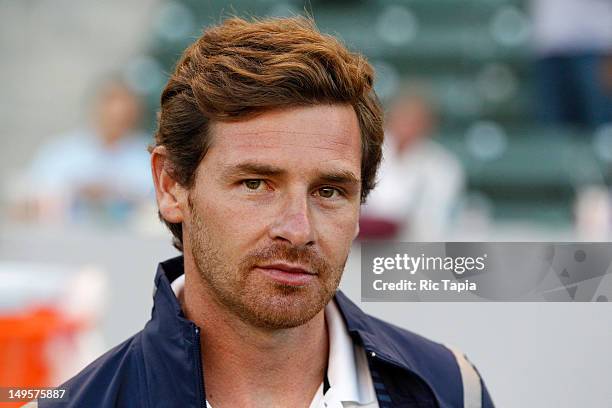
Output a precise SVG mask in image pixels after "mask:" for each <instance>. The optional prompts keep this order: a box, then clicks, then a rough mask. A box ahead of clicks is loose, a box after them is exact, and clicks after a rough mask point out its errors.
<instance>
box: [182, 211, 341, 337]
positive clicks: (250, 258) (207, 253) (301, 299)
mask: <svg viewBox="0 0 612 408" xmlns="http://www.w3.org/2000/svg"><path fill="white" fill-rule="evenodd" d="M189 205H190V208H191V211H190V213H191V225H190V228H189V240H190V244H191V248H192V256H193V259H194V262H195V265H196V267H197V269H198V272H199V275H200V277H201V279H202V282H203V283H204V285H205V287H207V288H208V289H209V292H210V293H211V294H212V295H213V296H214V298H215V300H216V301H217V302H218V303H219V304H220V305H221V306H222V307H225V308H226V310H228V311H230V312H231V313H233V314H234V315H236V316H238V317H239V318H240V319H241V320H242V321H243V322H245V323H247V324H250V325H252V326H255V327H259V328H264V329H270V330H277V329H287V328H292V327H297V326H301V325H303V324H305V323H307V322H308V321H310V320H311V319H312V318H313V317H315V316H316V315H317V313H319V312H320V311H321V310H322V309H323V308H324V307H325V305H327V303H328V302H329V301H330V300H331V299H332V297H333V296H334V294H335V292H336V289H337V288H338V285H339V283H340V278H341V277H342V271H343V270H344V265H345V264H346V258H345V259H344V262H343V263H342V264H341V265H337V266H335V267H334V266H332V265H330V264H329V263H328V262H326V261H325V260H324V259H323V258H322V257H321V256H320V255H319V254H318V253H316V252H315V251H314V250H312V249H310V248H306V247H294V246H291V245H290V244H284V243H273V244H271V245H269V246H267V247H264V248H258V249H254V250H253V251H251V252H249V253H248V254H246V255H244V256H242V258H241V259H240V260H239V261H238V262H237V264H236V265H232V262H233V260H231V259H229V258H228V257H227V256H224V254H223V253H222V251H221V248H220V247H219V245H218V244H216V242H217V241H216V240H215V238H214V237H213V236H212V235H211V234H210V232H209V231H208V230H207V228H206V225H205V223H204V222H203V220H202V217H201V216H200V214H199V212H198V210H197V209H196V208H194V206H193V204H192V203H191V202H190V203H189ZM275 262H289V263H298V264H300V265H306V266H308V267H309V269H310V270H311V271H314V272H315V273H316V274H317V276H316V277H315V279H313V280H312V281H311V282H309V283H308V284H306V285H304V286H289V285H282V284H279V283H278V282H274V281H272V280H271V279H270V278H267V277H265V276H263V275H261V274H259V273H258V272H257V271H255V270H254V268H255V266H256V265H266V264H271V263H275Z"/></svg>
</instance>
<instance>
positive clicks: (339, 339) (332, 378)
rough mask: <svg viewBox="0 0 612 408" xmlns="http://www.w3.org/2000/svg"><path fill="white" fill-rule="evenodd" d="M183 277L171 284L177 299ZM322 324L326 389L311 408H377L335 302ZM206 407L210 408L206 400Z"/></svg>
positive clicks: (362, 358)
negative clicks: (324, 328)
mask: <svg viewBox="0 0 612 408" xmlns="http://www.w3.org/2000/svg"><path fill="white" fill-rule="evenodd" d="M184 285H185V275H181V276H179V277H178V278H177V279H175V280H174V282H172V290H173V291H174V294H175V295H176V296H177V298H178V297H179V294H180V293H181V292H182V290H183V286H184ZM325 322H326V324H327V331H328V333H329V358H328V361H327V379H328V381H329V389H328V390H327V392H326V393H325V394H323V387H324V385H323V382H321V385H320V386H319V388H318V389H317V392H316V393H315V395H314V397H313V399H312V402H311V403H310V408H378V401H377V399H376V391H375V390H374V383H373V382H372V376H371V374H370V368H369V366H368V360H367V356H366V353H365V350H364V349H363V347H361V346H359V345H357V344H353V340H352V339H351V336H350V335H349V333H348V330H347V329H346V325H345V324H344V320H343V319H342V316H341V314H340V310H339V309H338V306H336V302H335V301H333V300H332V301H331V302H329V303H328V304H327V306H325ZM206 407H207V408H212V407H211V405H210V404H209V403H208V401H206Z"/></svg>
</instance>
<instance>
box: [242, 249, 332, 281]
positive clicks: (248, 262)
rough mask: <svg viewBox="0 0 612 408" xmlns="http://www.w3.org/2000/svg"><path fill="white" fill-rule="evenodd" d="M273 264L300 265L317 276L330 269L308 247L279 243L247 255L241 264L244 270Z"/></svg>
mask: <svg viewBox="0 0 612 408" xmlns="http://www.w3.org/2000/svg"><path fill="white" fill-rule="evenodd" d="M273 262H288V263H295V264H300V265H303V266H305V267H307V268H308V269H310V270H311V271H313V272H315V273H317V274H319V273H320V272H323V271H327V270H329V269H330V267H329V264H328V263H327V262H326V261H325V260H324V259H323V258H322V257H321V256H320V255H319V254H318V253H317V252H316V251H314V250H312V249H310V248H308V247H295V246H290V245H286V244H280V243H275V244H272V245H270V246H267V247H264V248H259V249H256V250H254V251H252V252H250V253H248V254H247V255H246V256H245V257H244V258H243V261H242V262H241V264H242V266H243V267H244V268H252V267H255V266H257V265H260V264H265V263H273Z"/></svg>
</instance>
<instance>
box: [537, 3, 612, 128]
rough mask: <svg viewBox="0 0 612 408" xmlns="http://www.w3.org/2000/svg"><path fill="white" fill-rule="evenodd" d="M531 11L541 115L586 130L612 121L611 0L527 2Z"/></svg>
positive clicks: (543, 118)
mask: <svg viewBox="0 0 612 408" xmlns="http://www.w3.org/2000/svg"><path fill="white" fill-rule="evenodd" d="M531 11H532V16H533V41H534V47H535V53H536V58H537V61H536V80H537V87H538V93H539V99H538V102H537V110H538V112H539V117H540V119H541V120H542V121H543V122H545V123H549V124H560V125H577V126H585V127H588V128H594V127H597V126H600V125H602V124H604V123H607V122H610V121H612V87H610V86H609V85H607V80H606V59H609V58H610V57H612V1H610V0H579V1H577V0H531Z"/></svg>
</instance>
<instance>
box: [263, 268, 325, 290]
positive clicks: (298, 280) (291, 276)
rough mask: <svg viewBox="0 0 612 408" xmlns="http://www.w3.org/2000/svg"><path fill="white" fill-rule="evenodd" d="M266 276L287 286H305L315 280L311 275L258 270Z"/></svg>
mask: <svg viewBox="0 0 612 408" xmlns="http://www.w3.org/2000/svg"><path fill="white" fill-rule="evenodd" d="M257 269H258V270H259V271H260V272H261V273H263V274H264V275H266V276H268V277H270V278H272V279H274V280H275V281H276V282H277V283H280V284H282V285H287V286H304V285H306V284H307V283H309V282H310V281H312V280H313V279H314V278H315V275H312V274H310V273H299V272H286V271H282V270H280V269H273V268H257Z"/></svg>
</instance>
